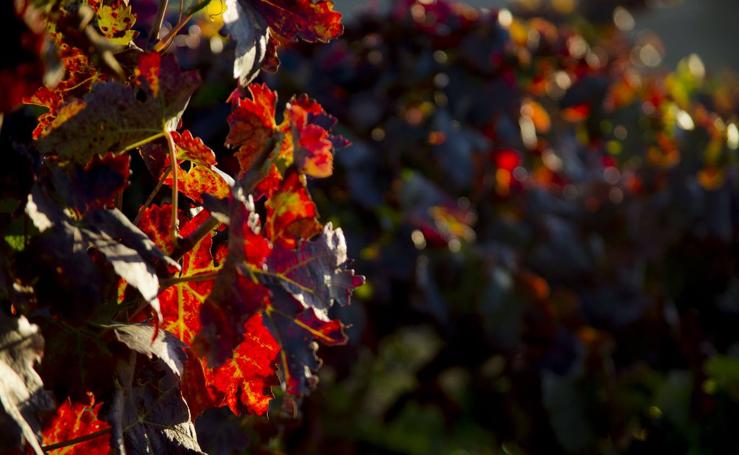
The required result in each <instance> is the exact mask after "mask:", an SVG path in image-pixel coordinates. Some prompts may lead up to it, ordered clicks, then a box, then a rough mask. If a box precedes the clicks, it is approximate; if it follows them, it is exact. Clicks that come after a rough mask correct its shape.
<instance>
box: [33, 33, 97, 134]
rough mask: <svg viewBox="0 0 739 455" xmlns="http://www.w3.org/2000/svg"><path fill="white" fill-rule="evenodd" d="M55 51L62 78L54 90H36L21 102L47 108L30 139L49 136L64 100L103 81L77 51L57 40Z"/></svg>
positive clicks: (44, 88)
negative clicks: (62, 67) (57, 51)
mask: <svg viewBox="0 0 739 455" xmlns="http://www.w3.org/2000/svg"><path fill="white" fill-rule="evenodd" d="M57 48H58V49H59V55H60V58H61V61H62V64H63V65H64V79H63V80H62V81H61V82H59V84H57V86H56V87H54V88H48V87H40V88H39V89H38V90H36V92H35V93H33V94H32V95H31V96H30V97H28V98H26V99H25V100H24V102H25V103H28V104H35V105H37V106H41V107H45V108H47V109H48V111H47V112H45V113H43V114H41V115H40V116H39V118H38V125H37V126H36V128H35V129H34V130H33V138H34V139H38V138H40V137H42V136H45V135H46V134H48V133H49V131H50V130H51V129H52V124H53V123H54V121H55V119H56V118H57V116H58V115H59V111H60V109H61V108H62V106H63V105H64V104H65V103H66V102H67V101H68V100H71V99H72V98H74V97H75V96H82V95H84V94H85V93H87V92H89V91H90V87H92V85H93V84H94V83H95V82H98V81H100V80H104V79H105V76H104V75H103V74H102V73H100V72H98V71H97V69H95V67H94V66H92V64H91V63H90V59H89V58H88V57H87V55H86V54H85V53H84V52H83V51H82V50H81V49H79V48H76V47H74V46H70V45H69V44H66V43H63V42H61V41H59V40H57Z"/></svg>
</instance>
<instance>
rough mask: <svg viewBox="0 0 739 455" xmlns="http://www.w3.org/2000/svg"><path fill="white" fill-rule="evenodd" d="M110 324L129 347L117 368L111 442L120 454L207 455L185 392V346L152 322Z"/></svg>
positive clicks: (112, 409)
mask: <svg viewBox="0 0 739 455" xmlns="http://www.w3.org/2000/svg"><path fill="white" fill-rule="evenodd" d="M111 327H112V329H113V331H114V334H115V337H116V339H117V340H118V341H119V342H121V343H122V344H123V345H125V346H126V347H127V348H128V349H129V350H130V351H129V355H127V356H122V357H123V358H122V359H121V360H119V362H118V366H117V367H116V379H117V388H116V391H115V395H114V397H113V403H112V407H111V410H110V414H109V420H110V423H111V427H112V438H111V445H112V446H113V447H114V448H115V449H116V450H118V451H119V452H120V453H126V452H129V453H172V454H201V453H203V452H202V451H201V450H200V445H199V444H198V441H197V437H196V434H195V425H194V424H193V423H192V421H191V417H190V410H189V409H188V407H187V402H185V399H184V398H183V396H182V390H181V386H182V384H181V378H182V374H183V370H184V364H185V362H186V359H187V357H186V354H185V350H184V349H185V346H184V345H183V344H182V343H181V342H180V341H179V340H177V339H176V338H175V337H174V336H173V335H171V334H169V333H168V332H165V331H159V332H155V329H154V328H153V327H151V326H149V325H144V324H118V325H114V326H111ZM155 334H156V337H155V336H154V335H155ZM152 340H153V341H152Z"/></svg>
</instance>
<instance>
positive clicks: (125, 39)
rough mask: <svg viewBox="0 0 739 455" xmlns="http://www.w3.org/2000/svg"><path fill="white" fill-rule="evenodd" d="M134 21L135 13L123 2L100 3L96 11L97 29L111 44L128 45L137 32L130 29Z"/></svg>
mask: <svg viewBox="0 0 739 455" xmlns="http://www.w3.org/2000/svg"><path fill="white" fill-rule="evenodd" d="M135 23H136V15H135V14H134V13H133V11H132V9H131V6H130V5H127V4H126V3H125V2H118V3H117V4H114V5H102V6H100V9H98V11H97V26H98V29H100V31H101V32H102V35H103V36H104V37H105V38H107V40H108V41H109V42H110V43H111V44H116V45H119V46H128V44H129V43H131V41H133V39H134V38H135V37H136V35H137V32H136V31H135V30H132V27H133V25H134V24H135Z"/></svg>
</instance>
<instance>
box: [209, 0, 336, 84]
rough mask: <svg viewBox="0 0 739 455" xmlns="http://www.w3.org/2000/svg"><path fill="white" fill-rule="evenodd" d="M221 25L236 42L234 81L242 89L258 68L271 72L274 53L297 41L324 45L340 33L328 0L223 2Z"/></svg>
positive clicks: (255, 74)
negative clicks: (235, 80) (237, 81)
mask: <svg viewBox="0 0 739 455" xmlns="http://www.w3.org/2000/svg"><path fill="white" fill-rule="evenodd" d="M223 21H224V22H225V24H226V27H227V28H228V33H229V34H230V35H231V36H232V37H233V38H234V39H235V40H236V55H235V59H234V78H236V79H238V80H239V84H240V85H241V86H246V85H247V84H248V83H249V82H251V81H252V80H253V79H254V78H255V77H256V76H257V74H259V69H260V67H261V68H263V69H266V70H269V71H275V70H276V69H277V66H278V65H279V62H278V59H277V55H276V54H277V49H278V48H279V47H280V46H282V45H283V44H285V43H289V42H295V41H299V40H303V41H307V42H311V43H314V42H317V41H321V42H324V43H326V42H328V41H330V40H332V39H334V38H336V37H338V36H339V35H341V33H342V32H343V31H344V26H343V25H342V23H341V13H339V12H338V11H334V4H333V2H331V1H329V0H318V1H314V0H270V1H266V0H227V2H226V12H225V13H224V15H223Z"/></svg>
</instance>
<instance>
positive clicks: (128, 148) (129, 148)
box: [118, 131, 166, 153]
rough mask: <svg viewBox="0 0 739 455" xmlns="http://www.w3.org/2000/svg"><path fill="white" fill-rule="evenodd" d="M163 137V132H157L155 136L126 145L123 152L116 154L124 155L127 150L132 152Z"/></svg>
mask: <svg viewBox="0 0 739 455" xmlns="http://www.w3.org/2000/svg"><path fill="white" fill-rule="evenodd" d="M165 135H166V133H165V132H164V131H162V132H159V133H157V134H155V135H153V136H149V137H147V138H146V139H141V140H140V141H136V142H134V143H133V144H131V145H127V146H126V148H124V149H123V150H121V151H120V152H118V153H125V152H127V151H129V150H133V149H135V148H139V147H141V146H142V145H146V144H148V143H149V142H151V141H155V140H157V139H159V138H160V137H164V136H165Z"/></svg>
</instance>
